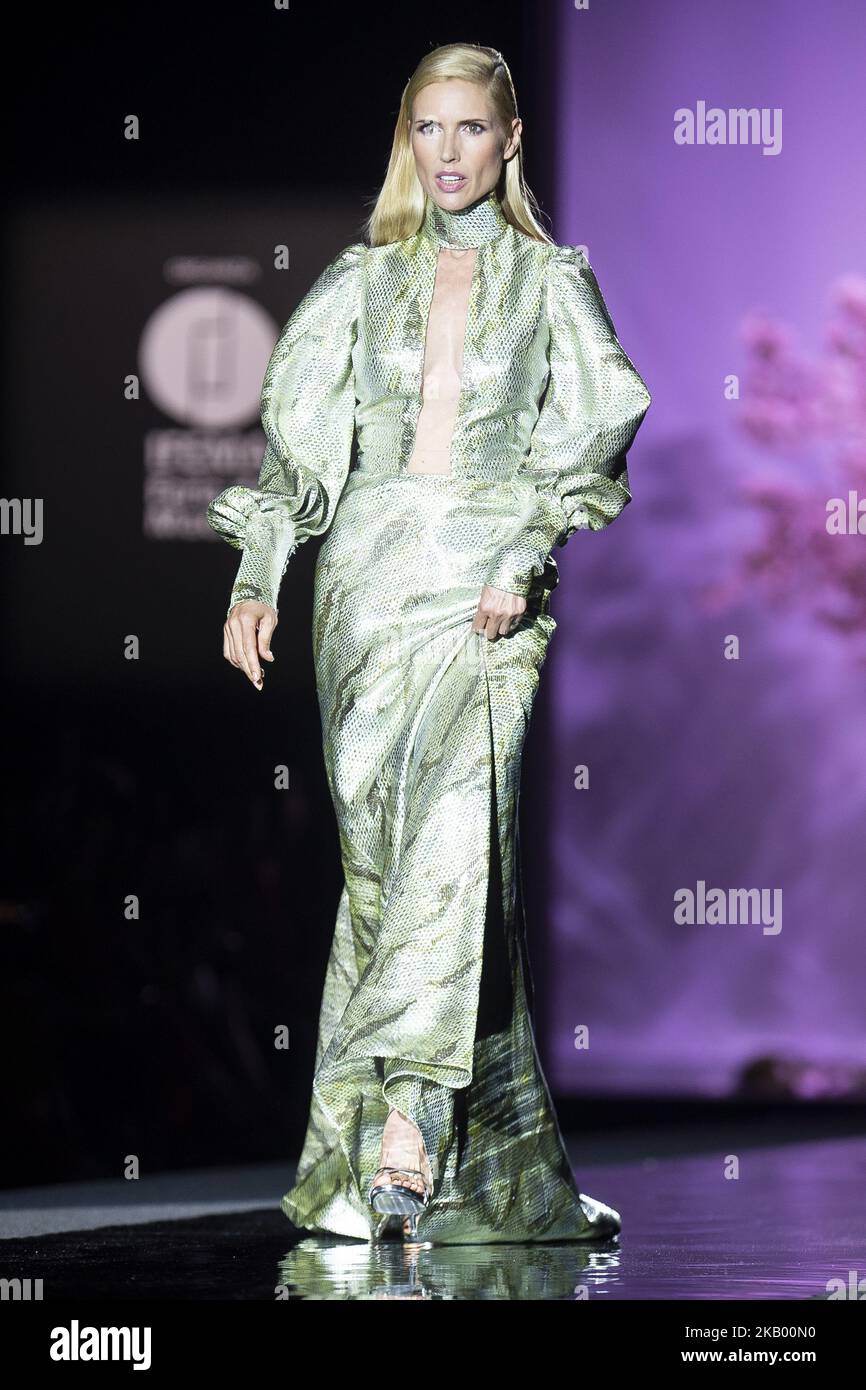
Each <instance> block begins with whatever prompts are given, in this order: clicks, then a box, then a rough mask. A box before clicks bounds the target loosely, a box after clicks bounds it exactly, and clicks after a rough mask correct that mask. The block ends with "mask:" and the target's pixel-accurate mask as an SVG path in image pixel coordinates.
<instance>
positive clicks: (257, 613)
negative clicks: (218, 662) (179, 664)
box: [223, 599, 278, 690]
mask: <svg viewBox="0 0 866 1390" xmlns="http://www.w3.org/2000/svg"><path fill="white" fill-rule="evenodd" d="M277 621H278V619H277V614H276V610H275V609H274V608H271V607H269V605H268V604H267V603H255V602H254V601H253V600H252V599H245V600H244V602H243V603H236V604H235V606H234V608H232V609H231V611H230V612H229V615H228V617H227V618H226V621H225V626H224V628H223V656H224V657H225V659H226V661H230V662H231V664H232V666H237V668H238V670H239V671H243V672H245V674H246V675H247V676H249V678H250V680H251V681H252V683H253V685H254V686H255V687H256V690H263V689H264V673H263V671H262V667H261V661H262V660H264V661H273V659H274V654H273V652H272V651H271V637H272V636H273V632H274V628H275V627H276V625H277Z"/></svg>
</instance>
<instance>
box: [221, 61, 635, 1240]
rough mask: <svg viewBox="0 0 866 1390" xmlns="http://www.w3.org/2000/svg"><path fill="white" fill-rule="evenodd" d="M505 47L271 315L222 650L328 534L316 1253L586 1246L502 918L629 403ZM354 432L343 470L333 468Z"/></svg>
mask: <svg viewBox="0 0 866 1390" xmlns="http://www.w3.org/2000/svg"><path fill="white" fill-rule="evenodd" d="M521 131H522V124H521V121H520V120H519V118H518V116H517V103H516V98H515V94H514V87H513V84H512V81H511V75H510V73H509V71H508V68H507V66H506V64H505V63H504V61H503V59H502V56H501V54H499V53H498V52H496V51H495V50H492V49H489V48H483V47H479V46H476V45H472V44H449V45H447V46H446V47H444V48H439V49H436V50H434V51H432V52H431V53H429V54H428V55H427V56H426V57H425V58H424V59H423V61H422V62H421V63H420V65H419V67H418V68H417V70H416V72H415V73H414V75H413V76H412V78H411V79H410V81H409V82H408V84H407V86H406V89H405V91H404V93H403V99H402V103H401V107H400V112H399V116H398V120H397V127H396V131H395V135H394V144H393V148H392V151H391V157H390V162H389V165H388V170H387V175H386V178H385V181H384V184H383V186H382V189H381V192H380V194H379V196H378V200H377V202H376V204H375V207H374V209H373V212H372V215H371V217H370V219H369V222H368V224H367V227H366V229H365V230H366V233H367V241H368V242H369V244H366V243H365V242H358V243H356V244H354V245H352V246H348V247H347V248H346V249H345V250H344V251H342V252H341V253H340V254H339V255H338V256H337V257H336V258H335V259H334V260H333V261H332V262H331V263H330V264H329V265H328V266H327V267H326V268H325V270H324V271H323V272H322V274H321V275H320V277H319V279H318V280H317V281H316V283H315V284H314V285H313V287H312V289H310V291H309V292H308V294H307V295H306V297H305V298H304V299H303V300H302V301H301V303H300V304H299V305H298V307H297V309H296V310H295V312H294V313H293V314H292V316H291V318H290V319H289V321H288V323H287V324H286V326H285V328H284V329H283V332H282V334H281V336H280V338H279V341H278V343H277V345H276V348H275V349H274V353H273V356H272V358H271V360H270V363H269V365H268V369H267V373H266V376H265V381H264V386H263V390H262V423H263V426H264V430H265V433H266V436H267V448H266V451H265V456H264V460H263V463H262V469H261V475H260V478H259V485H258V488H256V489H253V488H245V487H239V486H233V487H229V488H227V489H226V490H225V491H224V492H222V493H221V494H220V495H219V497H217V498H215V499H214V501H213V502H211V504H210V506H209V508H208V520H209V522H210V524H211V526H213V528H214V529H215V530H216V531H218V532H219V533H220V535H222V536H224V537H225V538H226V539H227V540H228V541H229V542H230V544H232V545H233V546H235V547H236V548H237V549H239V550H243V557H242V559H241V563H240V568H239V570H238V574H237V579H236V582H235V584H234V588H233V590H232V594H231V600H230V605H229V612H228V617H227V620H226V624H225V628H224V655H225V657H226V659H227V660H228V661H229V662H230V663H231V664H232V665H233V666H236V667H238V668H239V669H240V670H241V671H243V672H244V673H245V674H246V675H247V677H248V678H249V679H250V680H251V681H252V682H253V684H254V685H255V686H256V687H257V689H259V690H261V689H262V688H263V674H262V672H263V669H264V667H263V662H265V661H271V660H273V656H272V653H271V650H270V646H271V638H272V635H273V632H274V629H275V627H276V625H277V600H278V590H279V585H280V581H281V578H282V576H283V574H284V572H285V568H286V564H287V562H288V560H289V558H290V557H291V555H292V554H293V553H294V551H295V550H296V549H297V547H298V545H300V544H301V543H302V542H303V541H304V540H306V539H307V538H308V537H310V536H318V535H324V534H325V533H327V535H326V536H325V540H324V542H323V544H322V546H321V549H320V551H319V555H318V562H317V566H316V575H315V600H314V604H315V607H314V615H313V654H314V660H315V671H316V682H317V690H318V698H319V704H320V709H321V718H322V730H323V739H324V754H325V765H326V771H327V777H328V784H329V786H330V790H331V794H332V797H333V802H334V807H335V810H336V817H337V825H338V829H339V836H340V845H341V852H342V862H343V869H344V872H345V886H344V888H343V890H342V896H341V898H340V902H339V907H338V910H337V919H336V929H335V933H334V939H333V946H332V949H331V955H330V960H329V964H328V968H327V975H326V980H325V986H324V997H323V1000H322V1005H321V1013H320V1019H319V1034H318V1045H317V1049H316V1059H315V1074H314V1079H313V1092H312V1101H311V1108H310V1115H309V1124H308V1128H307V1134H306V1140H305V1143H304V1147H303V1152H302V1154H301V1158H300V1162H299V1164H298V1169H297V1174H296V1179H295V1184H294V1186H293V1187H292V1188H291V1190H290V1191H289V1192H287V1193H286V1194H285V1196H284V1197H283V1199H282V1208H283V1211H284V1212H285V1214H286V1215H287V1216H288V1217H289V1218H290V1219H291V1221H292V1222H293V1223H294V1224H295V1225H296V1226H298V1227H300V1228H302V1229H305V1230H308V1231H314V1232H322V1231H327V1232H333V1233H335V1234H338V1235H343V1236H349V1237H358V1238H361V1239H365V1240H374V1239H380V1238H385V1237H388V1238H390V1237H396V1238H398V1239H399V1238H401V1237H402V1238H409V1239H413V1240H414V1239H417V1240H421V1241H433V1242H442V1243H455V1242H457V1243H476V1242H489V1241H547V1240H563V1239H575V1240H587V1239H600V1238H608V1237H610V1236H613V1235H615V1234H616V1233H617V1232H618V1231H619V1229H620V1219H619V1215H618V1213H617V1212H616V1211H615V1210H614V1209H613V1208H612V1207H609V1206H606V1205H605V1204H604V1203H602V1202H599V1201H597V1200H595V1199H593V1198H591V1197H588V1196H586V1195H585V1194H582V1193H581V1192H580V1191H579V1190H578V1187H577V1185H576V1183H575V1180H574V1177H573V1175H572V1171H571V1167H570V1164H569V1160H568V1156H567V1154H566V1151H565V1147H564V1144H563V1141H562V1136H561V1133H560V1129H559V1125H558V1121H557V1117H556V1113H555V1110H554V1107H553V1102H552V1099H551V1096H550V1093H549V1090H548V1087H547V1083H546V1080H545V1078H544V1075H543V1072H542V1069H541V1065H540V1062H539V1058H538V1054H537V1050H536V1044H535V1038H534V1034H533V1027H532V1022H531V1015H530V1012H529V997H528V995H529V994H531V987H532V981H531V975H530V973H529V962H528V958H527V951H526V932H525V921H524V920H523V912H522V897H521V911H520V912H518V910H517V900H518V896H519V895H518V887H519V844H518V840H517V808H518V793H519V781H520V766H521V754H522V749H523V743H524V737H525V734H526V729H527V725H528V722H529V718H530V714H531V711H532V705H533V700H534V697H535V692H536V689H537V686H538V681H539V673H540V669H541V666H542V663H543V661H544V659H545V655H546V652H547V647H548V643H549V641H550V638H551V636H552V634H553V631H554V629H555V627H556V623H555V622H554V619H553V618H552V616H551V614H550V595H551V592H552V590H553V588H554V586H555V585H556V584H557V582H558V574H557V567H556V562H555V561H554V559H553V558H552V556H551V553H550V552H551V549H552V548H553V547H554V546H556V545H563V544H564V543H565V541H566V540H567V539H568V537H569V536H571V535H572V534H573V533H574V532H575V531H585V530H598V529H600V528H601V527H602V526H606V525H608V523H609V522H611V521H613V520H614V518H615V517H617V516H618V515H619V513H620V512H621V511H622V509H623V507H624V506H625V505H626V503H627V502H628V501H629V498H630V494H629V482H628V475H627V472H626V452H627V450H628V448H629V446H630V445H631V443H632V440H633V439H634V437H635V434H636V432H637V429H638V427H639V425H640V423H641V421H642V419H643V417H644V415H645V414H646V411H647V409H648V407H649V405H650V395H649V392H648V391H647V388H646V386H645V385H644V382H643V381H642V380H641V377H640V376H639V375H638V373H637V371H636V370H635V368H634V366H633V365H632V363H631V361H630V359H629V358H628V357H627V356H626V354H625V352H624V351H623V349H622V347H621V346H620V344H619V342H618V340H617V337H616V333H615V330H614V326H613V323H612V322H611V319H610V316H609V315H608V313H607V310H606V308H605V304H604V301H603V299H602V296H601V294H600V292H599V288H598V284H597V281H596V278H595V276H594V274H593V271H592V269H591V268H590V264H589V262H588V260H587V259H586V257H585V256H584V254H583V253H582V252H581V251H580V250H579V249H578V248H577V247H574V246H558V245H556V244H555V243H553V242H552V241H551V240H550V238H549V236H548V235H547V233H546V232H545V231H544V230H543V228H542V227H541V226H540V224H539V222H538V221H537V220H536V217H535V216H534V215H533V211H532V208H533V206H536V208H537V205H535V204H534V199H533V198H532V195H531V193H530V192H529V190H528V189H527V187H526V185H525V183H524V180H523V169H522V156H521V144H520V139H521ZM355 438H357V458H356V461H355V465H354V467H352V466H351V463H352V446H353V442H354V440H355Z"/></svg>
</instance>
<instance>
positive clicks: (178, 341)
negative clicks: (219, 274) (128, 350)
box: [138, 285, 279, 429]
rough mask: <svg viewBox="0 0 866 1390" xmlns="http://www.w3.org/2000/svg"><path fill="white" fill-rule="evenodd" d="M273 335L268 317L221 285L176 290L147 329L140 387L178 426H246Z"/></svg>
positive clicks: (253, 415)
mask: <svg viewBox="0 0 866 1390" xmlns="http://www.w3.org/2000/svg"><path fill="white" fill-rule="evenodd" d="M278 334H279V327H278V325H277V324H276V323H275V321H274V319H272V318H271V315H270V314H269V313H268V312H267V310H266V309H263V308H262V306H261V305H260V304H257V303H256V301H255V300H254V299H250V298H248V297H247V295H245V294H239V293H238V292H237V291H236V290H229V289H224V288H223V287H222V286H219V285H213V286H212V285H209V286H201V287H199V288H196V289H190V290H181V291H180V292H179V293H178V294H176V295H173V296H172V298H171V299H167V300H166V301H165V303H163V304H160V306H159V308H158V309H156V310H155V311H154V313H153V314H151V316H150V318H149V319H148V321H147V324H146V325H145V328H144V332H143V333H142V335H141V341H140V343H139V346H138V360H139V368H140V375H141V380H142V382H143V384H144V387H145V390H146V391H147V393H148V395H149V396H150V398H151V400H152V401H153V402H154V404H155V405H158V406H159V408H160V410H162V411H163V412H164V413H165V414H166V415H171V416H173V418H174V419H175V420H178V421H180V422H181V423H182V424H184V425H198V426H202V427H204V428H209V429H228V428H232V427H236V426H240V425H245V424H247V423H249V421H250V420H253V419H255V418H257V417H258V415H259V407H260V398H261V391H262V381H263V379H264V375H265V369H266V367H267V365H268V360H269V358H270V355H271V353H272V351H273V348H274V344H275V342H276V340H277V337H278Z"/></svg>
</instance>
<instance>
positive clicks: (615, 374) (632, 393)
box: [487, 246, 652, 598]
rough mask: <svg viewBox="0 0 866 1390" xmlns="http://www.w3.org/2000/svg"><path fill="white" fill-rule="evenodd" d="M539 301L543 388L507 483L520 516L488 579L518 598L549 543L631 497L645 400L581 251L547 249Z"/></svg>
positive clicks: (594, 526)
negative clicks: (631, 455)
mask: <svg viewBox="0 0 866 1390" xmlns="http://www.w3.org/2000/svg"><path fill="white" fill-rule="evenodd" d="M546 304H547V318H548V326H549V340H548V349H547V360H548V366H549V373H548V377H547V384H546V391H545V394H544V398H543V401H542V404H541V409H540V411H539V414H538V418H537V420H536V422H535V426H534V429H533V431H532V435H531V438H530V445H529V453H528V455H527V457H526V458H525V459H524V460H523V462H522V463H521V465H520V467H519V469H518V470H517V473H516V474H515V475H514V478H513V479H512V483H513V484H514V487H515V489H516V492H517V495H518V499H519V501H520V504H521V507H522V522H521V524H520V527H519V530H518V531H517V532H516V533H515V535H514V538H513V539H511V540H509V542H508V544H507V545H505V546H504V547H503V548H501V549H500V550H499V551H497V553H496V554H495V556H494V557H493V563H492V565H491V568H490V571H489V574H488V578H487V583H488V584H493V585H495V586H496V587H498V588H500V589H507V590H508V591H509V592H511V593H515V594H520V595H521V596H522V597H524V598H525V597H526V596H527V594H528V593H529V590H530V588H531V585H532V581H533V576H534V575H541V574H543V572H544V567H545V561H546V559H547V556H548V555H549V554H550V551H551V549H552V548H553V546H554V545H564V544H565V542H566V541H567V540H568V538H569V537H570V536H572V535H573V534H574V532H575V531H586V530H592V531H598V530H600V529H601V528H602V527H603V526H607V525H609V523H610V522H611V521H613V520H614V519H615V518H616V517H617V516H619V514H620V512H621V511H622V510H623V508H624V507H625V505H626V503H627V502H629V501H630V500H631V492H630V488H629V480H628V472H627V469H626V453H627V451H628V449H629V448H630V446H631V444H632V441H633V440H634V437H635V435H636V434H637V431H638V427H639V426H640V423H641V421H642V420H643V418H644V415H645V414H646V412H647V410H648V409H649V406H650V403H651V399H652V398H651V396H650V393H649V391H648V390H647V388H646V385H645V384H644V382H643V380H642V379H641V377H640V376H639V375H638V373H637V371H636V370H635V367H634V366H633V364H632V362H631V361H630V359H629V358H628V357H627V356H626V353H625V352H624V351H623V348H622V347H621V346H620V343H619V341H618V339H617V336H616V330H615V328H614V325H613V322H612V320H611V317H610V315H609V313H608V311H607V306H606V305H605V302H604V299H603V298H602V294H601V290H600V289H599V287H598V281H597V280H596V278H595V274H594V272H593V270H592V267H591V266H590V263H589V261H588V259H587V257H586V256H585V255H584V253H583V252H582V251H581V250H580V248H579V247H577V246H556V247H554V249H553V252H552V254H551V256H550V259H549V261H548V265H547V278H546Z"/></svg>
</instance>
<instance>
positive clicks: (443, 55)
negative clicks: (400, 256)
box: [364, 43, 553, 246]
mask: <svg viewBox="0 0 866 1390" xmlns="http://www.w3.org/2000/svg"><path fill="white" fill-rule="evenodd" d="M449 77H459V78H462V79H463V80H464V81H465V82H474V83H476V84H477V85H478V86H479V87H482V88H483V89H484V92H485V95H486V96H487V97H488V98H489V101H490V104H491V106H492V108H493V113H494V120H495V122H496V124H497V125H498V126H499V128H500V130H501V132H502V133H503V135H508V134H510V131H511V122H512V121H513V120H514V118H515V117H516V116H517V98H516V96H515V93H514V83H513V82H512V80H511V73H510V72H509V70H508V65H507V64H506V62H505V60H504V58H503V57H502V54H501V53H500V52H498V50H497V49H495V48H484V47H482V46H481V45H480V44H475V43H447V44H444V45H443V46H442V47H441V48H434V49H432V50H431V52H430V53H427V54H425V56H424V57H423V58H422V59H421V62H420V63H419V64H418V66H417V68H416V69H415V71H414V72H413V74H412V76H411V77H410V78H409V81H408V82H407V83H406V86H405V87H404V88H403V96H402V99H401V101H400V110H399V112H398V115H397V124H396V127H395V129H394V142H393V144H392V146H391V157H390V159H389V160H388V170H387V173H386V174H385V181H384V183H383V184H382V187H381V189H380V190H379V194H378V197H377V198H376V202H375V205H374V207H373V211H372V212H371V214H370V216H369V217H368V218H367V220H366V222H365V223H364V234H365V236H366V238H367V241H368V243H369V245H370V246H385V245H387V244H388V243H390V242H392V241H403V240H404V239H405V238H406V237H410V236H412V235H413V234H414V233H415V232H417V231H418V229H419V227H420V226H421V222H422V219H423V216H424V206H425V197H426V195H425V192H424V188H423V187H422V185H421V181H420V180H419V178H418V174H417V171H416V168H415V156H414V154H413V153H412V145H411V142H410V137H409V123H410V119H411V116H412V103H413V102H414V100H415V98H416V96H417V95H418V93H419V92H420V91H422V90H423V88H424V87H428V86H429V85H430V83H431V82H443V81H446V80H447V79H448V78H449ZM496 195H497V197H498V198H499V202H500V205H501V207H502V211H503V214H504V215H505V217H506V219H507V220H508V221H509V222H510V223H511V225H512V227H516V228H517V230H518V231H520V232H523V233H524V234H525V235H526V236H528V237H531V238H533V240H535V241H545V242H549V243H552V241H553V238H552V237H551V236H550V234H549V233H548V232H547V231H546V229H545V228H544V227H542V225H541V223H540V222H539V221H538V220H537V217H536V214H538V215H539V216H540V211H541V210H540V208H539V206H538V203H537V202H536V200H535V198H534V196H533V194H532V193H531V191H530V190H529V188H528V187H527V186H526V183H525V182H524V179H523V143H522V141H521V142H519V143H518V146H517V150H516V152H515V154H514V155H513V156H512V157H511V159H509V160H508V161H507V162H506V161H505V160H503V172H502V175H501V176H500V179H499V182H498V183H497V186H496Z"/></svg>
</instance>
